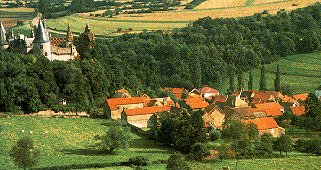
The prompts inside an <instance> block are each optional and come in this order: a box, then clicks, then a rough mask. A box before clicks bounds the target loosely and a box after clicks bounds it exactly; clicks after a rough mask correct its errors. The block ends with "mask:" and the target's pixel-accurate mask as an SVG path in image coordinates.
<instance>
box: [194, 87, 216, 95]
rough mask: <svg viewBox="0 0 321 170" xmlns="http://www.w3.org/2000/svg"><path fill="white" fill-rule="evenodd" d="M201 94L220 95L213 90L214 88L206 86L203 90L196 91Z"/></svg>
mask: <svg viewBox="0 0 321 170" xmlns="http://www.w3.org/2000/svg"><path fill="white" fill-rule="evenodd" d="M198 90H199V91H200V92H201V93H213V94H215V95H219V94H220V93H219V92H218V91H217V90H216V89H214V88H211V87H208V86H205V87H203V88H200V89H198Z"/></svg>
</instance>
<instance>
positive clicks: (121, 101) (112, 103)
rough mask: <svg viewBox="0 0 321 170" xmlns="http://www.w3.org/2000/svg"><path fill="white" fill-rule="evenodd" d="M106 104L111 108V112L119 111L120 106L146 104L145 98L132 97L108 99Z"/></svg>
mask: <svg viewBox="0 0 321 170" xmlns="http://www.w3.org/2000/svg"><path fill="white" fill-rule="evenodd" d="M106 102H107V104H108V106H109V108H110V110H117V106H119V105H127V104H139V103H144V104H145V103H146V98H145V97H130V98H112V99H107V98H106Z"/></svg>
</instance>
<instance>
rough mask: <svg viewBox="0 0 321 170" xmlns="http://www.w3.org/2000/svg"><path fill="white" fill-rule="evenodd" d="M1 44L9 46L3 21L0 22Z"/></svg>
mask: <svg viewBox="0 0 321 170" xmlns="http://www.w3.org/2000/svg"><path fill="white" fill-rule="evenodd" d="M0 44H8V42H7V37H6V30H5V29H4V26H3V24H2V21H0Z"/></svg>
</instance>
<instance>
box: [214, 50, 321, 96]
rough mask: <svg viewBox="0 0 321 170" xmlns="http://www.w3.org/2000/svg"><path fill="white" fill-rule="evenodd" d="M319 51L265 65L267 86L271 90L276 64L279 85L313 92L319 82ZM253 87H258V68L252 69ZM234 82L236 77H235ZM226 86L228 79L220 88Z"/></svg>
mask: <svg viewBox="0 0 321 170" xmlns="http://www.w3.org/2000/svg"><path fill="white" fill-rule="evenodd" d="M320 63H321V53H320V52H318V53H311V54H299V55H292V56H288V57H285V58H283V59H280V60H278V61H277V62H273V63H272V64H268V65H266V79H267V80H266V81H267V88H268V89H271V90H273V88H274V79H275V71H276V67H277V65H279V66H280V71H281V86H282V85H289V86H290V87H292V89H293V92H294V93H303V92H313V91H314V89H315V88H317V87H318V86H319V85H320V84H321V71H320V70H321V64H320ZM253 77H254V81H253V83H254V89H258V88H259V81H260V69H259V68H257V69H254V70H253ZM247 81H248V73H244V84H245V87H246V88H245V89H247ZM235 82H237V81H236V79H235ZM227 88H228V80H226V81H225V83H224V84H223V85H222V87H221V88H220V89H221V90H222V91H223V92H224V91H226V89H227Z"/></svg>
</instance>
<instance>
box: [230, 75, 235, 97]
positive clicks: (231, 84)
mask: <svg viewBox="0 0 321 170" xmlns="http://www.w3.org/2000/svg"><path fill="white" fill-rule="evenodd" d="M229 84H230V88H229V91H230V92H231V93H233V92H234V90H235V86H234V73H233V72H230V73H229Z"/></svg>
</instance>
